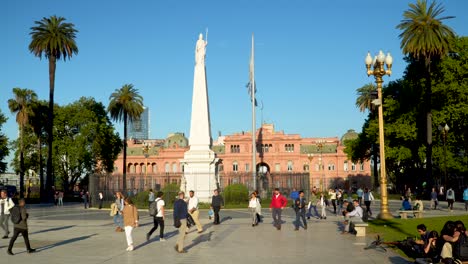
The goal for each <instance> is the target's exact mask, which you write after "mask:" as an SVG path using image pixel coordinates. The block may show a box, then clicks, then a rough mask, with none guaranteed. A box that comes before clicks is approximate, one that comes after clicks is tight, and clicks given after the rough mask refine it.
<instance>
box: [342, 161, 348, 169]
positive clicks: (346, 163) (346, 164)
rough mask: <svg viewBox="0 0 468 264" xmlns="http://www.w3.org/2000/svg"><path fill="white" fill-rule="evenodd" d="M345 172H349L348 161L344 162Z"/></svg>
mask: <svg viewBox="0 0 468 264" xmlns="http://www.w3.org/2000/svg"><path fill="white" fill-rule="evenodd" d="M343 170H344V171H348V161H347V160H345V161H344V162H343Z"/></svg>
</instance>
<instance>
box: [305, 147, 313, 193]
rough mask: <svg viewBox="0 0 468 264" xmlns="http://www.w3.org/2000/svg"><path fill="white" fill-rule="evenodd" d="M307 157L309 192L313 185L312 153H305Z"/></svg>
mask: <svg viewBox="0 0 468 264" xmlns="http://www.w3.org/2000/svg"><path fill="white" fill-rule="evenodd" d="M307 158H308V159H309V192H311V191H312V187H313V185H314V180H313V178H312V160H313V159H314V154H312V153H309V154H307Z"/></svg>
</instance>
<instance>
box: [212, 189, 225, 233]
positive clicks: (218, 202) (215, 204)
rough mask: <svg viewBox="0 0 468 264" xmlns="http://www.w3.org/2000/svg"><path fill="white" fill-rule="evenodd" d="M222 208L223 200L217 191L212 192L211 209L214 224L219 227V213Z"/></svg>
mask: <svg viewBox="0 0 468 264" xmlns="http://www.w3.org/2000/svg"><path fill="white" fill-rule="evenodd" d="M223 206H224V199H223V197H222V196H221V195H219V192H218V190H217V189H216V190H214V194H213V197H211V208H212V209H213V211H214V223H213V224H215V225H219V224H220V221H219V211H220V210H221V208H222V207H223Z"/></svg>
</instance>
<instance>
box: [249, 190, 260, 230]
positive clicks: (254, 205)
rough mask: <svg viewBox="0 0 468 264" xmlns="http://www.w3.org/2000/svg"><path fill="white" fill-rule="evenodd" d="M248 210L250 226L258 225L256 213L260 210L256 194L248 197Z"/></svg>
mask: <svg viewBox="0 0 468 264" xmlns="http://www.w3.org/2000/svg"><path fill="white" fill-rule="evenodd" d="M249 210H250V213H251V215H252V226H256V225H258V222H259V219H258V213H259V210H260V200H259V199H258V198H257V193H256V192H253V193H252V194H251V195H250V200H249Z"/></svg>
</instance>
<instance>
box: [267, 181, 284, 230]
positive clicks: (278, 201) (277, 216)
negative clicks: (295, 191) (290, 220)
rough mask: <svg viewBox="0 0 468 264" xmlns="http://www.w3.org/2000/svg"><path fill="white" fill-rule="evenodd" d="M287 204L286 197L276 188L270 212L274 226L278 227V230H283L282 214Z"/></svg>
mask: <svg viewBox="0 0 468 264" xmlns="http://www.w3.org/2000/svg"><path fill="white" fill-rule="evenodd" d="M287 204H288V200H287V199H286V197H284V196H283V195H281V193H280V191H279V189H278V188H275V191H274V193H273V197H271V203H270V211H271V214H272V218H273V226H274V227H276V229H277V230H281V223H282V222H281V213H282V211H283V209H284V207H286V205H287Z"/></svg>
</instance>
